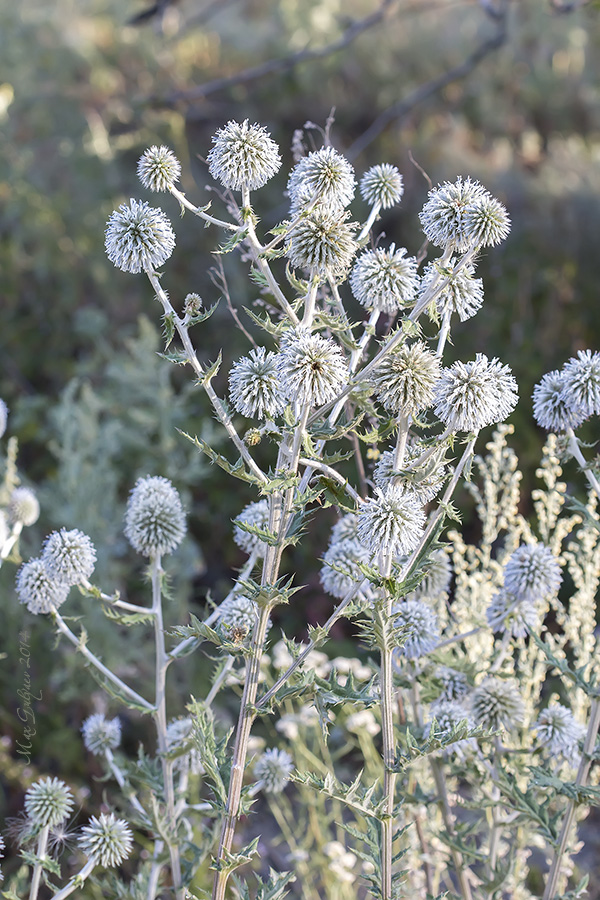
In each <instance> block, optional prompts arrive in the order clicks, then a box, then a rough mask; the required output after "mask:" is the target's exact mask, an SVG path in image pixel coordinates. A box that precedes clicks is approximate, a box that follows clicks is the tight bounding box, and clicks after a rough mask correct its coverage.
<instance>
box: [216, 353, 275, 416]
mask: <svg viewBox="0 0 600 900" xmlns="http://www.w3.org/2000/svg"><path fill="white" fill-rule="evenodd" d="M229 396H230V397H231V402H232V403H233V405H234V407H235V408H236V410H237V411H238V412H239V413H241V414H242V415H243V416H247V417H248V418H249V419H251V418H257V419H265V418H267V419H273V418H275V416H277V415H279V414H280V413H281V412H283V410H284V408H285V403H286V401H285V397H284V396H283V395H282V393H281V390H280V387H279V378H278V375H277V357H276V355H275V353H267V351H266V349H265V348H264V347H257V348H256V349H252V350H251V351H250V353H249V355H248V356H243V357H242V358H241V359H239V360H238V361H237V362H236V363H234V364H233V366H232V367H231V371H230V373H229Z"/></svg>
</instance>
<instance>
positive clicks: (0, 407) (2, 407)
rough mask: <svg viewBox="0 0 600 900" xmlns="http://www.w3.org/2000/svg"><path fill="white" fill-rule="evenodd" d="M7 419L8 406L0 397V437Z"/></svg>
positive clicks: (4, 429)
mask: <svg viewBox="0 0 600 900" xmlns="http://www.w3.org/2000/svg"><path fill="white" fill-rule="evenodd" d="M7 421H8V406H7V405H6V403H5V402H4V400H2V398H1V397H0V437H2V435H3V434H4V432H5V431H6V423H7Z"/></svg>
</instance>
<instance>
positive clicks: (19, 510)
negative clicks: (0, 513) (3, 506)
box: [8, 487, 40, 526]
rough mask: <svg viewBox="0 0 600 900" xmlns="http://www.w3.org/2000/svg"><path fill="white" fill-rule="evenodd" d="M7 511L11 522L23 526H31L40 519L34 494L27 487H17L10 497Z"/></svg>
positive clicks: (38, 505) (37, 502)
mask: <svg viewBox="0 0 600 900" xmlns="http://www.w3.org/2000/svg"><path fill="white" fill-rule="evenodd" d="M8 510H9V513H10V518H11V521H12V522H15V523H18V522H21V523H22V524H23V525H25V526H29V525H33V524H35V522H37V520H38V519H39V517H40V504H39V500H38V498H37V497H36V496H35V493H34V492H33V491H32V490H31V488H28V487H17V488H15V489H14V491H13V492H12V494H11V495H10V501H9V504H8Z"/></svg>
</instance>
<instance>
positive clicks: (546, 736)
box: [534, 703, 586, 761]
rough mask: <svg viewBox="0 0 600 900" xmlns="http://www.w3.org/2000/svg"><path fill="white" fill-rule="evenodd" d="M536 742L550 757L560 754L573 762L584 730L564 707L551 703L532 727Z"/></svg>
mask: <svg viewBox="0 0 600 900" xmlns="http://www.w3.org/2000/svg"><path fill="white" fill-rule="evenodd" d="M534 728H535V730H536V731H537V742H538V744H540V746H542V747H543V748H544V749H545V750H546V751H547V752H548V753H549V754H550V755H551V756H556V755H557V754H559V753H562V755H563V756H565V757H566V758H567V759H568V760H569V761H573V760H574V758H575V757H576V755H577V751H578V749H579V741H580V740H581V739H582V738H583V737H584V735H585V731H586V730H585V728H584V726H583V725H580V724H579V722H576V721H575V716H574V715H573V713H572V712H571V710H570V709H568V708H567V707H566V706H562V705H561V704H560V703H551V704H550V705H549V706H547V707H546V709H544V710H542V712H541V713H540V715H539V717H538V720H537V722H536V723H535V725H534Z"/></svg>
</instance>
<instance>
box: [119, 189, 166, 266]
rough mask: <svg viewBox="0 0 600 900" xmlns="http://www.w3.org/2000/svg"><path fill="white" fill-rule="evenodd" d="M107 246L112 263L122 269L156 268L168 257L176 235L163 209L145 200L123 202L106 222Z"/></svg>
mask: <svg viewBox="0 0 600 900" xmlns="http://www.w3.org/2000/svg"><path fill="white" fill-rule="evenodd" d="M104 246H105V247H106V253H107V255H108V258H109V259H110V261H111V263H113V264H114V265H115V266H116V267H117V268H118V269H121V271H122V272H132V273H134V274H136V273H137V272H142V271H144V272H146V271H153V270H154V269H158V268H160V266H162V264H163V263H164V262H166V261H167V260H168V258H169V257H170V256H171V254H172V252H173V250H174V248H175V234H174V232H173V229H172V227H171V223H170V222H169V220H168V218H167V217H166V215H165V214H164V212H163V211H162V210H161V209H156V208H154V207H152V206H149V205H148V204H147V203H146V202H145V201H144V200H130V201H129V205H127V204H126V203H123V204H121V206H120V207H119V209H118V210H115V212H114V213H113V214H112V215H111V217H110V219H109V220H108V222H107V224H106V232H105V240H104Z"/></svg>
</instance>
